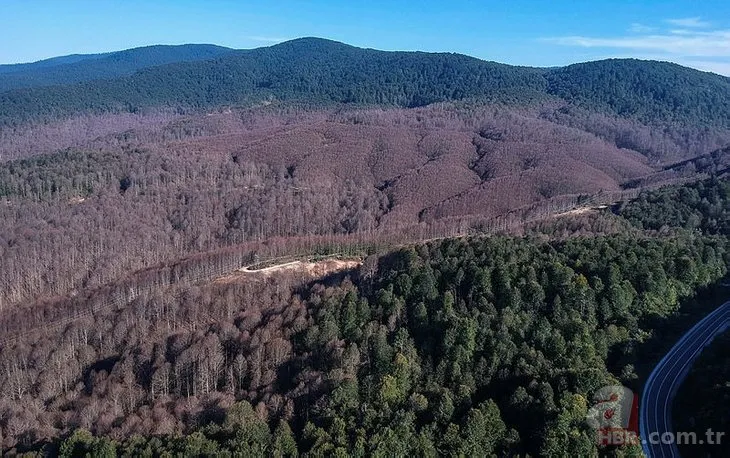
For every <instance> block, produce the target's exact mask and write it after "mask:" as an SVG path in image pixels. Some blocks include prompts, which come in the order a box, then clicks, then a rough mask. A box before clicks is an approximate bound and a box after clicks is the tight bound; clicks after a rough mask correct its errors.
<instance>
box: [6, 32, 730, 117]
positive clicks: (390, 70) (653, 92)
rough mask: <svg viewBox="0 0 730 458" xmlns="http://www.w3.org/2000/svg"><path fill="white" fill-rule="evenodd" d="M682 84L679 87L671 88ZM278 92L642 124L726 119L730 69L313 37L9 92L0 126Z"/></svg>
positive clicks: (295, 97) (303, 98)
mask: <svg viewBox="0 0 730 458" xmlns="http://www.w3.org/2000/svg"><path fill="white" fill-rule="evenodd" d="M105 59H109V58H108V57H107V58H105ZM73 65H82V66H83V65H93V61H92V62H91V63H90V62H86V63H84V61H82V62H80V63H77V64H73ZM616 83H620V84H616ZM678 84H681V87H682V89H681V91H680V92H679V93H675V92H676V90H677V87H678V86H677V85H678ZM271 99H278V100H285V101H288V102H295V101H298V102H308V103H317V104H333V103H336V104H358V105H363V104H364V105H387V106H399V107H417V106H424V105H427V104H430V103H434V102H440V101H458V100H465V99H476V100H483V101H492V102H500V103H507V104H519V105H524V104H528V105H529V104H535V103H538V102H541V101H546V100H554V101H563V102H567V103H569V104H571V105H573V106H577V107H580V108H585V109H589V110H593V111H598V112H601V113H607V114H610V115H614V116H619V117H623V118H629V119H636V120H640V121H642V122H645V123H658V124H667V123H675V122H678V123H681V124H697V123H705V124H708V125H712V126H718V127H722V128H729V127H730V121H728V120H730V79H728V78H725V77H721V76H718V75H713V74H707V73H702V72H699V71H695V70H690V69H687V68H683V67H679V66H676V65H669V64H664V63H659V62H644V61H636V60H609V61H600V62H591V63H586V64H581V65H579V66H570V67H566V68H562V69H549V70H547V69H536V68H525V67H513V66H509V65H504V64H497V63H494V62H486V61H482V60H479V59H475V58H472V57H468V56H464V55H459V54H443V53H442V54H434V53H422V52H385V51H376V50H372V49H360V48H356V47H352V46H348V45H345V44H342V43H337V42H332V41H328V40H323V39H316V38H304V39H298V40H293V41H289V42H285V43H282V44H279V45H275V46H271V47H268V48H258V49H254V50H247V51H236V52H231V53H228V54H226V55H222V56H220V57H219V58H218V59H214V60H210V61H199V62H184V63H175V64H169V65H166V66H161V67H155V68H148V69H144V70H141V71H139V72H137V73H135V74H133V75H131V76H125V77H121V78H117V79H113V80H107V81H94V82H84V83H79V84H75V85H67V86H56V87H49V88H29V89H22V90H15V91H10V92H6V93H3V94H0V125H5V126H13V125H18V124H22V123H24V122H29V121H38V120H49V119H55V118H58V117H68V116H71V115H74V114H78V113H100V112H110V111H111V112H119V111H137V110H140V109H144V108H149V107H158V106H165V107H172V108H183V109H199V108H210V107H216V106H221V105H250V104H255V103H260V102H261V101H264V100H271Z"/></svg>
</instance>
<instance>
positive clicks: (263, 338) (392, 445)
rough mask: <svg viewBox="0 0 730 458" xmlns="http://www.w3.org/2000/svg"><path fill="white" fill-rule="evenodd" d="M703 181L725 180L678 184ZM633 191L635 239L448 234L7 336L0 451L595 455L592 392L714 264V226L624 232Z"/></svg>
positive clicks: (718, 254) (626, 367)
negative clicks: (312, 273) (316, 271)
mask: <svg viewBox="0 0 730 458" xmlns="http://www.w3.org/2000/svg"><path fill="white" fill-rule="evenodd" d="M700 186H701V188H702V189H703V191H702V193H703V195H713V194H714V193H715V192H717V190H718V189H725V188H724V187H725V186H727V182H726V181H720V180H710V181H708V182H705V183H703V184H702V185H689V186H685V187H684V188H685V189H686V191H682V190H681V189H680V190H679V192H681V193H684V192H687V193H688V194H690V195H691V190H692V189H695V190H696V189H697V188H698V187H700ZM713 189H715V191H712V190H713ZM660 192H676V191H675V190H673V189H671V190H662V191H660ZM647 198H649V197H648V196H647V197H642V198H640V199H638V200H637V201H635V202H634V203H630V204H628V205H625V206H624V208H622V209H621V212H622V213H623V214H627V215H634V216H632V219H631V220H630V221H631V222H632V223H633V224H634V225H636V229H635V230H636V233H634V234H630V235H625V234H619V235H606V236H592V237H576V238H568V239H565V240H562V241H559V240H550V239H548V240H546V241H540V240H538V239H536V238H514V237H473V238H467V239H447V240H443V241H436V242H430V243H426V244H419V245H415V246H409V247H404V248H401V249H398V250H396V251H393V252H390V253H386V254H383V255H380V256H371V257H368V258H367V259H365V260H364V261H363V264H362V266H361V267H359V268H358V269H357V270H354V271H349V272H344V273H340V274H337V275H334V276H331V277H329V278H324V279H322V278H310V279H307V277H306V276H305V277H297V278H295V277H291V276H286V275H282V276H274V277H268V278H265V277H262V278H260V279H259V280H256V279H255V278H254V279H252V278H250V277H232V278H226V279H221V280H220V281H215V282H209V283H204V284H199V285H196V286H194V287H190V286H184V285H181V286H173V287H170V288H161V289H159V290H158V291H156V292H150V293H148V294H145V295H143V296H140V297H138V298H137V299H135V300H134V301H133V302H131V303H130V304H129V305H128V306H127V307H124V308H121V309H112V310H108V309H107V310H100V311H98V312H97V313H95V314H93V315H91V316H87V317H85V318H83V319H81V320H78V321H75V322H71V323H69V324H67V325H65V326H63V327H54V328H50V329H48V331H47V333H46V336H47V339H44V340H43V341H38V340H34V339H32V338H27V339H23V338H21V339H20V340H18V341H17V342H16V343H14V344H12V345H8V346H7V347H6V348H3V349H2V350H0V358H1V359H2V361H3V367H4V371H3V372H2V375H1V376H2V378H1V379H0V384H1V385H2V387H3V389H2V390H1V391H0V392H1V393H2V394H3V397H2V401H1V402H2V408H1V409H0V412H2V414H0V426H1V427H2V434H3V440H4V447H15V450H24V449H27V448H30V449H37V448H38V447H40V446H43V444H44V443H47V445H45V447H46V448H45V450H46V451H48V452H51V451H53V450H55V451H56V452H58V453H59V454H61V456H78V455H79V454H84V453H93V454H100V455H104V456H113V455H114V454H118V455H122V456H138V455H147V456H156V455H159V454H161V453H164V452H169V453H173V454H184V455H207V456H212V455H216V454H224V455H225V454H232V453H233V452H234V451H236V452H239V453H240V452H241V451H246V453H251V454H252V455H258V456H260V455H268V456H294V455H297V454H308V455H321V454H334V455H339V456H350V455H357V456H360V455H368V454H374V455H387V456H404V455H406V454H411V455H412V454H416V453H417V454H419V455H429V456H433V455H437V454H447V453H453V454H457V455H458V454H463V455H489V454H492V453H494V454H497V455H502V454H515V453H521V454H525V453H529V454H531V455H537V454H540V455H561V454H565V453H566V451H568V450H570V453H573V454H575V453H577V454H583V455H590V454H593V453H595V437H594V435H593V432H592V431H591V430H590V429H589V428H588V426H587V424H586V422H585V415H586V409H587V408H588V407H589V405H588V400H589V398H590V394H591V393H592V392H593V391H594V390H595V389H596V388H598V387H600V386H603V385H605V384H611V383H623V384H627V385H629V386H632V384H634V383H636V381H637V376H638V375H637V373H636V369H635V367H636V366H637V364H639V363H641V361H639V360H638V359H637V358H638V355H639V354H642V355H643V351H642V348H643V347H644V346H645V345H648V344H649V342H650V340H651V336H652V335H653V333H654V332H655V331H656V330H657V329H658V327H661V326H662V323H664V322H665V320H667V319H669V318H670V317H672V316H674V314H675V313H676V312H677V310H678V309H679V308H680V307H681V306H682V304H683V303H684V302H685V301H686V300H687V299H688V298H690V297H692V296H693V295H694V294H696V291H698V289H701V288H702V287H704V286H708V285H710V284H712V283H714V282H716V281H718V280H719V279H721V278H722V277H723V276H725V275H726V274H727V272H728V264H729V262H730V251H729V248H730V245H729V244H728V239H727V236H726V235H719V234H714V232H715V231H714V230H713V229H712V228H713V227H714V226H712V225H709V226H707V229H705V231H706V232H705V233H698V232H697V231H688V230H687V229H684V228H683V226H684V224H683V222H682V221H679V220H676V219H674V218H673V217H672V215H673V214H674V213H672V212H667V220H666V221H665V223H666V225H673V226H678V227H676V228H675V229H673V230H672V231H669V232H667V231H664V233H663V235H659V234H657V233H656V232H653V231H649V232H644V231H643V230H642V229H639V227H640V226H643V225H644V224H646V223H648V222H649V221H655V217H654V216H652V215H647V219H646V221H642V220H640V219H637V218H639V217H638V216H636V215H640V214H641V213H640V212H638V211H637V210H638V209H639V208H641V206H642V205H643V203H642V202H643V200H644V199H647ZM723 202H724V203H725V206H727V200H724V201H723ZM703 205H704V204H703V200H702V199H699V200H698V199H691V198H688V199H686V201H684V202H680V201H678V202H677V206H678V207H684V206H688V207H692V206H694V207H697V206H703ZM702 208H704V209H708V208H710V207H707V206H703V207H702ZM607 216H608V215H607ZM701 230H702V229H701ZM683 312H685V313H688V312H691V310H684V311H683ZM29 402H30V403H31V405H32V407H29V404H28V403H29ZM71 431H75V432H73V434H71V435H70V436H68V437H67V438H66V439H64V440H63V441H61V442H58V441H55V440H54V439H55V438H57V437H58V436H59V435H63V436H64V437H65V436H66V435H68V434H70V433H71ZM49 441H50V442H49ZM623 452H625V451H623Z"/></svg>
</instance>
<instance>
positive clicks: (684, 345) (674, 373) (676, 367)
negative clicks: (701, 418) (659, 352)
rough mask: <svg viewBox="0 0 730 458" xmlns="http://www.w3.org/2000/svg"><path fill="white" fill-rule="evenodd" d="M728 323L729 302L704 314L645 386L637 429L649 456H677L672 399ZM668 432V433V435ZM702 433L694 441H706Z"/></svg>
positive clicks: (655, 370) (660, 457)
mask: <svg viewBox="0 0 730 458" xmlns="http://www.w3.org/2000/svg"><path fill="white" fill-rule="evenodd" d="M729 325H730V302H726V303H724V304H723V305H721V306H720V307H718V308H717V309H715V310H714V311H713V312H712V313H710V314H709V315H707V316H706V317H704V318H703V319H702V320H701V321H700V322H699V323H697V324H696V325H694V326H693V327H692V329H690V330H689V331H687V332H686V333H685V334H684V335H683V336H682V338H681V339H679V341H678V342H677V343H676V344H675V345H674V347H672V349H671V350H669V352H668V353H667V354H666V355H664V357H663V358H662V360H661V361H659V364H657V366H656V367H655V368H654V370H653V371H652V373H651V375H649V378H648V379H647V381H646V384H645V385H644V392H643V394H642V398H641V407H640V410H639V428H640V435H641V439H642V447H643V449H644V453H645V454H646V456H647V457H649V458H665V457H666V458H668V457H679V456H680V455H679V450H678V448H677V445H676V443H674V442H675V441H674V440H673V439H672V438H673V437H674V428H673V427H672V400H673V398H674V395H675V394H676V393H677V389H678V388H679V386H680V385H681V384H682V381H683V380H684V378H685V377H686V376H687V373H688V372H689V370H690V368H691V367H692V363H693V362H694V360H695V358H696V357H697V355H699V354H700V352H702V349H703V348H705V347H706V346H707V345H708V344H709V343H710V342H712V340H713V339H714V338H715V337H716V336H717V335H719V334H721V333H722V332H723V331H725V330H726V329H727V328H728V326H729ZM670 433H671V436H670ZM705 439H706V438H705V436H704V435H703V434H698V435H697V440H698V441H700V440H705Z"/></svg>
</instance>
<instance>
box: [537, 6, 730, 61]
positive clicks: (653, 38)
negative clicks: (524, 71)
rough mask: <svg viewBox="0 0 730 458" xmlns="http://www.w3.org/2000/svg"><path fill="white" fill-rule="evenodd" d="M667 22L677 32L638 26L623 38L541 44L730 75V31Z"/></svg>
mask: <svg viewBox="0 0 730 458" xmlns="http://www.w3.org/2000/svg"><path fill="white" fill-rule="evenodd" d="M666 22H668V23H672V24H673V25H675V26H676V28H672V29H669V30H657V29H654V30H651V31H649V30H648V29H646V28H643V27H640V26H642V24H638V23H636V24H632V25H631V27H630V28H629V32H628V33H627V34H625V35H622V36H607V37H594V36H584V35H572V36H562V37H552V38H543V39H542V40H541V41H543V42H547V43H552V44H556V45H561V46H572V47H576V48H584V49H594V50H601V52H612V53H621V54H628V55H629V56H633V57H639V58H640V57H641V56H642V55H643V56H645V55H648V54H650V55H653V56H656V59H657V60H667V61H672V62H677V63H679V64H682V65H687V66H691V67H694V68H698V69H701V70H705V71H712V72H715V73H720V74H723V75H730V29H711V28H710V29H699V28H700V27H704V26H705V25H706V24H707V23H705V22H703V21H701V19H700V18H685V19H672V20H667V21H666ZM698 29H699V30H698ZM641 30H645V31H644V32H641Z"/></svg>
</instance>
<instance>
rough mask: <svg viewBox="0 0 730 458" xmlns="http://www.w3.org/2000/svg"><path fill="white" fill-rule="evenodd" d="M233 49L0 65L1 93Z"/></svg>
mask: <svg viewBox="0 0 730 458" xmlns="http://www.w3.org/2000/svg"><path fill="white" fill-rule="evenodd" d="M229 51H231V49H229V48H224V47H222V46H215V45H179V46H164V45H158V46H146V47H142V48H134V49H128V50H125V51H117V52H110V53H104V54H76V55H71V56H64V57H55V58H51V59H45V60H41V61H38V62H33V63H27V64H12V65H0V92H4V91H9V90H12V89H18V88H27V87H42V86H57V85H63V84H73V83H79V82H83V81H94V80H102V79H112V78H118V77H120V76H128V75H131V74H133V73H135V72H137V71H139V70H142V69H144V68H150V67H158V66H160V65H165V64H170V63H177V62H194V61H199V60H210V59H213V58H215V57H218V56H221V55H223V54H225V53H227V52H229Z"/></svg>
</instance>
